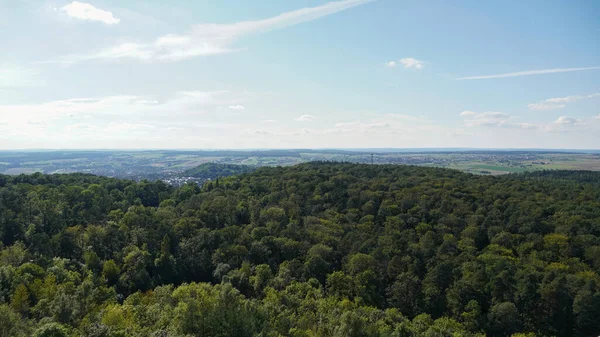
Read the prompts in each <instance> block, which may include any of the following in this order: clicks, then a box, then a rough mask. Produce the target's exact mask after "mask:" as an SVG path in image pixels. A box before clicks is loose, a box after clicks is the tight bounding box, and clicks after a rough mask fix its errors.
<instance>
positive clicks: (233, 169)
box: [181, 163, 256, 180]
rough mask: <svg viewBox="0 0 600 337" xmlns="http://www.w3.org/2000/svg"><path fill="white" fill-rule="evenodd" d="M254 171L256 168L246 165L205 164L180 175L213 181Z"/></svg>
mask: <svg viewBox="0 0 600 337" xmlns="http://www.w3.org/2000/svg"><path fill="white" fill-rule="evenodd" d="M254 170H256V167H253V166H248V165H235V164H217V163H206V164H202V165H200V166H197V167H194V168H193V169H189V170H187V171H184V172H183V173H182V174H181V175H182V176H185V177H194V178H199V179H202V180H215V179H217V178H219V177H229V176H233V175H238V174H244V173H250V172H252V171H254Z"/></svg>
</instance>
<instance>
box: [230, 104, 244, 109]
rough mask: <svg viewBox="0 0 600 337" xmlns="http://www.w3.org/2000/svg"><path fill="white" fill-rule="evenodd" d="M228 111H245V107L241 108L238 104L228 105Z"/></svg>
mask: <svg viewBox="0 0 600 337" xmlns="http://www.w3.org/2000/svg"><path fill="white" fill-rule="evenodd" d="M229 109H231V110H245V109H246V107H245V106H243V105H239V104H238V105H230V106H229Z"/></svg>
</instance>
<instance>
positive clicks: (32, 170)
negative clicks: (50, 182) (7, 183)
mask: <svg viewBox="0 0 600 337" xmlns="http://www.w3.org/2000/svg"><path fill="white" fill-rule="evenodd" d="M35 172H43V170H42V169H40V168H29V167H16V168H9V169H8V170H6V171H4V172H3V173H4V174H30V173H35Z"/></svg>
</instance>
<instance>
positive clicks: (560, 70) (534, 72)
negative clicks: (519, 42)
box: [457, 67, 600, 81]
mask: <svg viewBox="0 0 600 337" xmlns="http://www.w3.org/2000/svg"><path fill="white" fill-rule="evenodd" d="M597 69H600V67H584V68H554V69H541V70H527V71H519V72H514V73H505V74H496V75H478V76H467V77H459V78H457V80H459V81H463V80H485V79H491V78H504V77H517V76H532V75H544V74H555V73H566V72H571V71H584V70H597Z"/></svg>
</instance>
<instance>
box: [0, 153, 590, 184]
mask: <svg viewBox="0 0 600 337" xmlns="http://www.w3.org/2000/svg"><path fill="white" fill-rule="evenodd" d="M0 160H1V161H0V173H4V174H11V175H13V174H22V173H33V172H44V173H66V172H85V173H92V174H97V175H104V176H110V177H120V178H129V179H135V180H141V179H150V180H155V179H163V180H165V181H169V180H171V181H174V180H177V179H178V177H180V178H185V177H183V176H181V175H182V174H183V172H185V171H186V170H188V169H191V168H195V167H197V166H199V165H201V164H205V163H209V162H214V163H219V164H243V165H249V166H257V167H259V166H289V165H296V164H299V163H304V162H308V161H337V162H352V163H362V164H370V163H371V162H373V163H374V164H395V165H418V166H430V167H446V168H451V169H455V170H460V171H463V172H469V173H473V174H491V175H501V174H509V173H519V172H525V171H537V170H558V169H564V170H594V171H600V154H597V153H596V154H594V153H565V152H552V151H457V152H451V151H448V152H401V151H393V150H391V151H389V152H374V153H371V152H365V151H363V152H361V151H357V150H352V151H350V150H348V151H346V150H256V151H238V150H210V151H201V150H199V151H175V150H173V151H170V150H156V151H44V152H27V151H25V152H15V151H4V152H1V151H0ZM184 180H185V179H184ZM178 181H181V179H179V180H178Z"/></svg>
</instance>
